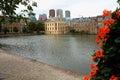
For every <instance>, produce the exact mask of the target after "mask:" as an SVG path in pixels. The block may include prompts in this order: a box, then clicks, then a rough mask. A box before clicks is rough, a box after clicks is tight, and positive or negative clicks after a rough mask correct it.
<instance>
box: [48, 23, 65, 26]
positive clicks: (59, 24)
mask: <svg viewBox="0 0 120 80" xmlns="http://www.w3.org/2000/svg"><path fill="white" fill-rule="evenodd" d="M57 25H58V26H64V25H65V24H64V23H58V24H57V23H55V24H54V23H51V24H46V26H57Z"/></svg>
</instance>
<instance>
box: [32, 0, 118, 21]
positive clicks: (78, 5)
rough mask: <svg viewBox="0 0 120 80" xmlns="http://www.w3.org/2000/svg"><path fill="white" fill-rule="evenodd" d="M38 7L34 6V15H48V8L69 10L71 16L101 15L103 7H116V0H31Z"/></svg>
mask: <svg viewBox="0 0 120 80" xmlns="http://www.w3.org/2000/svg"><path fill="white" fill-rule="evenodd" d="M33 1H36V2H37V5H38V7H37V8H34V12H35V13H36V17H37V19H38V15H39V14H43V13H46V14H47V16H49V9H55V10H56V9H63V11H65V10H70V12H71V17H72V18H76V17H81V16H83V17H90V16H97V15H101V14H102V12H103V10H104V9H107V10H112V11H113V10H115V9H116V7H118V4H117V3H116V1H117V0H33Z"/></svg>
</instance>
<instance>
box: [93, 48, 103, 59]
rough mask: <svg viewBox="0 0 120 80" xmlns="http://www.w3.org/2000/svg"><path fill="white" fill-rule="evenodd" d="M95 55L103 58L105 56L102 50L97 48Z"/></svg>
mask: <svg viewBox="0 0 120 80" xmlns="http://www.w3.org/2000/svg"><path fill="white" fill-rule="evenodd" d="M95 56H96V57H98V58H103V57H104V54H103V52H102V51H100V50H96V53H95Z"/></svg>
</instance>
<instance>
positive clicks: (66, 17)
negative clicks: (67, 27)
mask: <svg viewBox="0 0 120 80" xmlns="http://www.w3.org/2000/svg"><path fill="white" fill-rule="evenodd" d="M65 19H66V20H70V11H69V10H66V11H65Z"/></svg>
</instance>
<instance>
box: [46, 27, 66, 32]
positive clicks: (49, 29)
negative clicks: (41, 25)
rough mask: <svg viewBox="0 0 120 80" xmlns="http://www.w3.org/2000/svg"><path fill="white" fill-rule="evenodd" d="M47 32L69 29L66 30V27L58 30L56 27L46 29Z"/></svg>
mask: <svg viewBox="0 0 120 80" xmlns="http://www.w3.org/2000/svg"><path fill="white" fill-rule="evenodd" d="M45 30H46V31H55V30H67V28H65V27H62V28H61V27H60V28H59V27H58V28H57V27H56V28H45Z"/></svg>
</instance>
